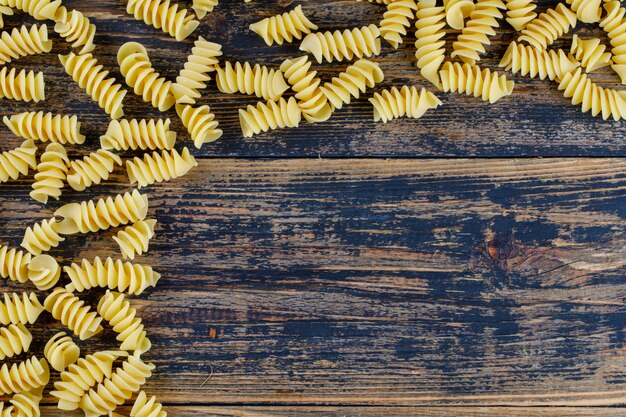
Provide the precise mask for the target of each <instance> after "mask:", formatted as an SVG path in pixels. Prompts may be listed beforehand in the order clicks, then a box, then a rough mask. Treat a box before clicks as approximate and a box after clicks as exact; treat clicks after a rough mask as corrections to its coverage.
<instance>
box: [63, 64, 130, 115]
mask: <svg viewBox="0 0 626 417" xmlns="http://www.w3.org/2000/svg"><path fill="white" fill-rule="evenodd" d="M59 60H60V61H61V64H63V66H64V67H65V72H67V74H68V75H70V76H71V77H72V79H73V80H74V81H76V82H77V83H78V85H79V86H80V88H82V89H84V90H85V91H86V92H87V94H89V95H90V96H91V98H92V99H93V100H94V101H96V102H98V105H99V106H100V108H101V109H104V111H105V112H106V113H107V114H108V115H110V116H111V118H113V119H119V118H120V117H122V116H123V115H124V103H123V101H124V97H125V96H126V93H127V91H126V90H124V89H123V88H122V86H121V85H120V84H117V83H116V82H115V79H114V78H107V77H108V76H109V71H105V70H104V67H103V66H102V65H98V60H97V59H95V58H94V57H93V55H91V54H90V53H89V54H84V55H76V54H74V53H73V52H70V53H69V54H67V55H59Z"/></svg>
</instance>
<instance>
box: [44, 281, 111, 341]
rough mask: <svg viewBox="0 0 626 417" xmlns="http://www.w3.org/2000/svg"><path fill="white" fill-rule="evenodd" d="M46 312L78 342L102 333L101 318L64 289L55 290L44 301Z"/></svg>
mask: <svg viewBox="0 0 626 417" xmlns="http://www.w3.org/2000/svg"><path fill="white" fill-rule="evenodd" d="M43 305H44V307H45V308H46V310H48V311H49V312H50V314H52V316H53V317H54V318H55V319H57V320H60V321H61V323H63V325H64V326H66V327H67V328H69V329H70V330H71V331H73V332H74V334H75V335H76V336H78V337H79V338H80V340H87V339H89V338H90V337H92V336H94V335H96V334H98V333H100V332H101V331H102V326H101V325H100V323H101V322H102V317H99V316H98V313H96V312H95V311H91V307H89V306H88V305H85V302H84V301H82V300H81V299H80V298H78V297H76V296H75V295H74V294H72V293H71V292H69V291H67V290H66V289H65V288H60V287H59V288H55V289H54V291H52V293H51V294H50V295H49V296H48V297H47V298H46V299H45V300H44V303H43Z"/></svg>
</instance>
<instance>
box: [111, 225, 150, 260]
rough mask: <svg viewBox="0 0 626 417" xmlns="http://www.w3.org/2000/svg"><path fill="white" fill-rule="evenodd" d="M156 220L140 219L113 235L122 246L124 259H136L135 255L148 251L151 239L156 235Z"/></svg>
mask: <svg viewBox="0 0 626 417" xmlns="http://www.w3.org/2000/svg"><path fill="white" fill-rule="evenodd" d="M155 225H156V220H154V219H149V220H139V221H138V222H135V223H133V224H132V225H130V226H126V227H125V228H124V229H123V230H120V231H119V232H117V235H116V236H113V240H115V242H117V244H118V245H119V246H120V250H121V252H122V256H123V257H124V259H130V260H133V259H135V255H142V254H143V253H145V252H147V251H148V247H149V245H150V239H152V238H153V237H154V226H155Z"/></svg>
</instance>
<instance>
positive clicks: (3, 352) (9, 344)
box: [0, 323, 33, 360]
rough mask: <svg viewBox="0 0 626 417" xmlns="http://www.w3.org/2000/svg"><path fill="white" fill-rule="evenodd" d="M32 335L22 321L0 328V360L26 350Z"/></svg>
mask: <svg viewBox="0 0 626 417" xmlns="http://www.w3.org/2000/svg"><path fill="white" fill-rule="evenodd" d="M32 341H33V335H32V334H30V332H29V331H28V329H27V328H26V327H24V325H23V324H22V323H19V324H11V325H9V326H8V327H2V328H0V360H4V359H6V358H10V357H12V356H15V355H19V354H20V353H22V352H27V351H28V348H29V347H30V343H31V342H32Z"/></svg>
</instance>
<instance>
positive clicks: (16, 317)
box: [0, 292, 44, 326]
mask: <svg viewBox="0 0 626 417" xmlns="http://www.w3.org/2000/svg"><path fill="white" fill-rule="evenodd" d="M43 310H44V307H43V306H42V305H41V303H40V302H39V299H38V298H37V294H35V293H34V292H31V293H26V292H25V293H23V294H21V297H20V294H17V293H12V294H9V293H4V302H0V323H2V324H3V325H5V326H6V325H7V324H19V323H22V324H33V323H34V322H35V321H37V317H39V315H40V314H41V312H42V311H43Z"/></svg>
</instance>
